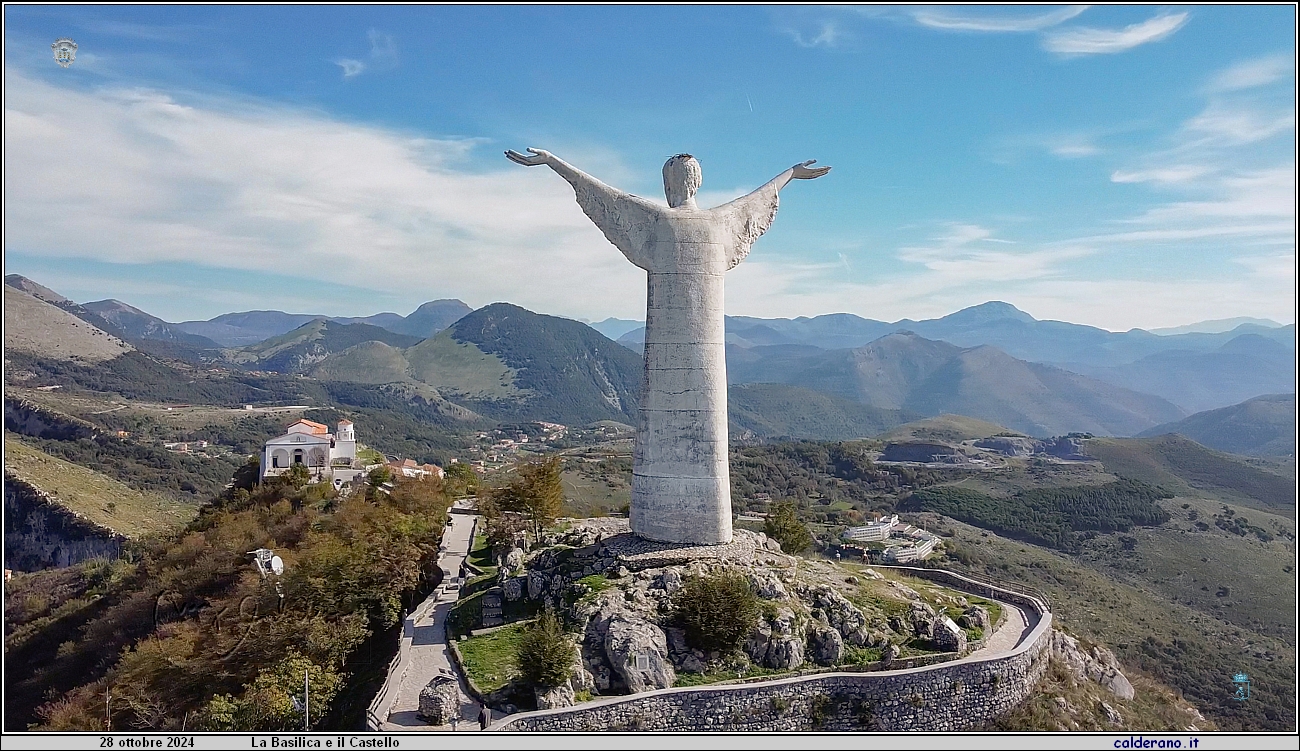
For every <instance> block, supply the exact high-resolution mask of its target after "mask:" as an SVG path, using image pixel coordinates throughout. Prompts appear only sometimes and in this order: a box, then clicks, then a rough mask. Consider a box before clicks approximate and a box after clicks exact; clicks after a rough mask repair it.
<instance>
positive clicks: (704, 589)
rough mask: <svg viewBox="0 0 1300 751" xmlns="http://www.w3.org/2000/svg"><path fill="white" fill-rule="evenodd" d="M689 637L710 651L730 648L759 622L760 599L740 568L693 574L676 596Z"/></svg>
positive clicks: (695, 644)
mask: <svg viewBox="0 0 1300 751" xmlns="http://www.w3.org/2000/svg"><path fill="white" fill-rule="evenodd" d="M673 605H674V608H675V610H676V617H677V620H678V621H679V622H680V623H681V624H682V627H683V628H684V629H685V630H686V640H687V641H688V642H690V644H691V645H692V646H694V647H696V648H697V649H701V650H704V651H706V652H710V651H714V650H716V651H719V652H730V651H732V650H734V649H736V648H737V647H739V646H740V642H741V640H743V639H744V638H745V636H746V635H747V634H748V633H749V632H750V631H751V630H753V628H754V626H756V625H757V624H758V614H759V610H760V608H761V604H760V600H759V597H758V595H757V594H755V593H754V590H753V589H752V588H751V587H750V586H749V580H748V579H746V578H745V576H744V575H743V574H741V573H739V572H736V571H728V572H725V573H721V574H715V575H713V576H692V577H689V578H687V580H686V581H685V582H684V583H683V585H682V588H681V589H680V590H678V592H677V595H676V596H675V597H674V598H673Z"/></svg>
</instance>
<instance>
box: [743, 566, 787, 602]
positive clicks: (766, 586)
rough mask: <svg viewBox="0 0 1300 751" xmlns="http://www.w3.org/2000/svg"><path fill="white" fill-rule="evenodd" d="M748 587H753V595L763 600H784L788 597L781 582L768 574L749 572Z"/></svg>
mask: <svg viewBox="0 0 1300 751" xmlns="http://www.w3.org/2000/svg"><path fill="white" fill-rule="evenodd" d="M749 585H750V586H751V587H753V589H754V593H755V594H757V595H758V596H759V597H762V598H763V599H764V600H785V599H788V598H789V597H790V595H789V593H787V592H786V591H785V587H784V586H782V585H781V580H780V579H778V578H776V577H775V576H773V575H772V574H770V573H768V574H764V573H760V572H756V571H750V572H749Z"/></svg>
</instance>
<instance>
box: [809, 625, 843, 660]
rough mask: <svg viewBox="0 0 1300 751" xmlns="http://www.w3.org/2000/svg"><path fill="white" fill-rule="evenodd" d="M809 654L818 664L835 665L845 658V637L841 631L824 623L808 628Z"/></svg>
mask: <svg viewBox="0 0 1300 751" xmlns="http://www.w3.org/2000/svg"><path fill="white" fill-rule="evenodd" d="M808 655H809V657H811V658H812V661H813V662H815V663H817V664H818V665H834V664H835V663H837V662H839V661H840V660H842V659H843V658H844V639H843V638H842V637H840V632H839V631H836V630H835V629H833V628H831V627H830V626H827V625H823V624H816V625H814V626H813V627H811V628H810V629H809V630H808Z"/></svg>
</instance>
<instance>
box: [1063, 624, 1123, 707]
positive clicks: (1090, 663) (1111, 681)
mask: <svg viewBox="0 0 1300 751" xmlns="http://www.w3.org/2000/svg"><path fill="white" fill-rule="evenodd" d="M1051 650H1052V658H1053V659H1055V660H1058V661H1060V662H1061V663H1062V664H1064V665H1065V666H1066V667H1067V668H1069V670H1070V672H1071V673H1073V674H1074V677H1075V678H1076V679H1079V680H1090V681H1093V682H1095V683H1099V684H1101V685H1102V686H1104V687H1106V689H1107V690H1109V691H1110V692H1111V693H1112V694H1114V695H1115V696H1117V697H1119V698H1121V699H1132V698H1133V695H1134V691H1133V684H1132V683H1129V680H1128V678H1126V677H1125V676H1124V673H1123V672H1121V671H1120V669H1119V660H1116V659H1115V654H1114V653H1113V652H1111V651H1110V650H1109V649H1106V648H1105V647H1102V646H1094V647H1092V648H1091V649H1085V648H1084V647H1083V645H1081V644H1080V643H1079V640H1078V639H1076V638H1074V637H1073V636H1070V635H1068V634H1065V633H1062V632H1060V631H1053V632H1052V639H1051Z"/></svg>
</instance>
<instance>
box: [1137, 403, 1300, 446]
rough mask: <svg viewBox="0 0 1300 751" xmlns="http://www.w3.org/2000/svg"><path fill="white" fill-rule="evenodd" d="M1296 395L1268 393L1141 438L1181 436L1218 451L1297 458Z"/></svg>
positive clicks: (1143, 433)
mask: <svg viewBox="0 0 1300 751" xmlns="http://www.w3.org/2000/svg"><path fill="white" fill-rule="evenodd" d="M1295 431H1296V411H1295V394H1268V395H1265V396H1257V397H1255V398H1254V399H1248V400H1246V401H1244V402H1242V403H1240V404H1234V405H1232V406H1231V407H1222V408H1220V409H1211V410H1208V411H1206V412H1197V413H1196V414H1194V415H1192V416H1191V417H1188V418H1185V419H1183V420H1179V421H1178V422H1170V423H1165V424H1164V425H1157V426H1156V427H1154V428H1151V429H1150V430H1147V431H1144V432H1142V433H1141V434H1140V435H1139V437H1148V436H1160V435H1165V434H1166V433H1178V434H1179V435H1184V436H1187V437H1188V438H1191V439H1192V440H1193V441H1196V442H1197V443H1199V444H1201V445H1203V446H1209V447H1210V448H1212V449H1217V450H1219V451H1227V452H1230V453H1233V454H1249V455H1254V456H1277V457H1285V456H1291V457H1294V456H1295Z"/></svg>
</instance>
